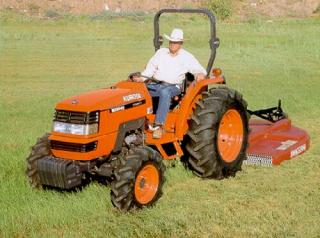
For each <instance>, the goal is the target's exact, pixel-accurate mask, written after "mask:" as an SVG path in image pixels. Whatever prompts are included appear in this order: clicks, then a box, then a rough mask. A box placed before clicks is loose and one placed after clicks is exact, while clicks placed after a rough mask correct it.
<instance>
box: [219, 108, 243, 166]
mask: <svg viewBox="0 0 320 238" xmlns="http://www.w3.org/2000/svg"><path fill="white" fill-rule="evenodd" d="M242 142H243V123H242V118H241V115H240V113H239V112H238V111H237V110H235V109H229V110H228V111H226V113H225V114H224V115H223V117H222V119H221V121H220V125H219V131H218V149H219V153H220V156H221V158H222V160H224V161H225V162H227V163H230V162H233V161H234V160H236V159H237V157H238V154H239V152H240V150H241V147H242Z"/></svg>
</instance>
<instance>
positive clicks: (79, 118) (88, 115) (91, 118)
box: [53, 110, 99, 124]
mask: <svg viewBox="0 0 320 238" xmlns="http://www.w3.org/2000/svg"><path fill="white" fill-rule="evenodd" d="M53 120H54V121H60V122H65V123H72V124H94V123H98V122H99V111H95V112H72V111H62V110H56V112H55V114H54V119H53Z"/></svg>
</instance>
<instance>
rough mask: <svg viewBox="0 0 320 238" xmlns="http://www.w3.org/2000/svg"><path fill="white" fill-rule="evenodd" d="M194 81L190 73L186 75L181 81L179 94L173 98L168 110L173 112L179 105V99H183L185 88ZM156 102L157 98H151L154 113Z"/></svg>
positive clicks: (156, 106)
mask: <svg viewBox="0 0 320 238" xmlns="http://www.w3.org/2000/svg"><path fill="white" fill-rule="evenodd" d="M193 81H194V76H193V74H191V73H186V76H185V79H184V80H183V83H182V88H181V93H180V94H179V95H177V96H174V97H173V98H172V100H171V105H170V110H173V109H174V108H175V107H176V106H178V105H179V102H180V101H181V99H182V98H183V97H184V95H185V94H186V91H187V88H188V87H189V86H190V84H191V83H192V82H193ZM158 102H159V98H158V97H153V98H152V104H153V112H154V113H155V112H156V111H157V108H158Z"/></svg>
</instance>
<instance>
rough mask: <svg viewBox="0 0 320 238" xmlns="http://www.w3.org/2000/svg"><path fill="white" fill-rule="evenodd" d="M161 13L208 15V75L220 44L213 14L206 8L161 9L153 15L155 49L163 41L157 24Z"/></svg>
mask: <svg viewBox="0 0 320 238" xmlns="http://www.w3.org/2000/svg"><path fill="white" fill-rule="evenodd" d="M163 13H196V14H205V15H207V16H208V18H209V20H210V33H211V34H210V36H211V37H210V40H209V46H210V49H211V54H210V58H209V61H208V65H207V75H209V74H210V71H211V68H212V65H213V62H214V59H215V57H216V49H217V48H218V47H219V45H220V41H219V38H217V37H216V19H215V16H214V15H213V14H212V12H211V11H209V10H208V9H183V8H182V9H161V10H160V11H158V12H157V13H156V15H155V16H154V22H153V26H154V38H153V44H154V48H155V51H157V50H158V49H160V46H161V45H162V43H163V38H162V36H160V26H159V19H160V16H161V15H162V14H163Z"/></svg>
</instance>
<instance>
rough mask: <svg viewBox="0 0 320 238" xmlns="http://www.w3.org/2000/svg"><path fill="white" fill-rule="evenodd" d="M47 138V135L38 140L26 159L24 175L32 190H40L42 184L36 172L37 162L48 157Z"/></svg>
mask: <svg viewBox="0 0 320 238" xmlns="http://www.w3.org/2000/svg"><path fill="white" fill-rule="evenodd" d="M49 136H50V134H49V133H47V134H45V135H43V136H42V137H41V138H39V139H38V141H37V143H36V144H35V145H34V146H32V148H31V153H30V155H29V156H28V158H27V170H26V175H27V177H28V180H29V183H30V185H31V186H32V187H33V188H41V187H42V184H41V182H40V178H39V175H38V172H37V161H38V160H39V159H41V158H43V157H45V156H48V155H50V146H49Z"/></svg>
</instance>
